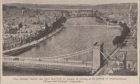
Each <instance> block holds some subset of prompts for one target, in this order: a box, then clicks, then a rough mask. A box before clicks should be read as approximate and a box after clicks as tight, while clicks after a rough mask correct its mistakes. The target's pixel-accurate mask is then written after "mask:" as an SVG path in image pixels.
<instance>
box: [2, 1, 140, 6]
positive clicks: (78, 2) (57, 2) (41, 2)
mask: <svg viewBox="0 0 140 84" xmlns="http://www.w3.org/2000/svg"><path fill="white" fill-rule="evenodd" d="M2 2H3V3H32V4H74V5H76V4H90V5H97V4H110V3H137V2H138V0H2Z"/></svg>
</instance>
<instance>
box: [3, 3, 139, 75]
mask: <svg viewBox="0 0 140 84" xmlns="http://www.w3.org/2000/svg"><path fill="white" fill-rule="evenodd" d="M62 1H63V2H62ZM62 1H60V0H52V1H51V0H3V1H2V39H3V41H2V76H138V45H137V44H138V43H137V28H138V27H137V26H138V0H98V1H97V0H87V1H86V0H81V1H79V2H74V0H72V1H70V0H68V1H66V0H65V1H64V0H62ZM88 1H89V2H88Z"/></svg>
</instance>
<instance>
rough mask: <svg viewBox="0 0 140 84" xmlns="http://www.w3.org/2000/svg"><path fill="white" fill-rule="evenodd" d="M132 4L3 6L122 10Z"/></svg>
mask: <svg viewBox="0 0 140 84" xmlns="http://www.w3.org/2000/svg"><path fill="white" fill-rule="evenodd" d="M129 4H130V3H120V4H103V5H58V4H22V3H12V4H3V6H16V7H26V8H33V9H34V8H45V9H100V8H103V9H105V8H106V9H110V8H111V9H116V8H117V9H119V8H120V9H121V8H129ZM132 4H133V7H134V8H137V3H132Z"/></svg>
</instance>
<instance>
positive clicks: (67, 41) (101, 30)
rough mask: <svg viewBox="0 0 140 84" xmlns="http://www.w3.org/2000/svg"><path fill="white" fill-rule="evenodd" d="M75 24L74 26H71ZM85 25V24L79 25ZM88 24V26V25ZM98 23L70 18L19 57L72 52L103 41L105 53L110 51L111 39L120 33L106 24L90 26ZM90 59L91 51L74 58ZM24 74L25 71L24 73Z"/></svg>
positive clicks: (91, 20) (85, 18) (87, 18)
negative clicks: (61, 26) (49, 36)
mask: <svg viewBox="0 0 140 84" xmlns="http://www.w3.org/2000/svg"><path fill="white" fill-rule="evenodd" d="M73 25H76V26H73ZM81 25H87V26H81ZM88 25H89V26H88ZM90 25H100V24H99V23H98V22H96V19H95V18H91V17H79V18H70V19H68V20H67V22H66V23H65V24H64V29H63V30H62V31H61V32H59V33H57V34H55V35H54V36H53V37H51V38H49V39H46V40H45V41H43V42H41V43H39V44H38V45H37V46H35V47H33V48H32V49H30V50H28V51H26V52H24V53H22V54H19V55H18V56H20V57H49V56H59V55H64V54H69V53H74V52H76V51H80V50H83V49H87V48H89V47H92V46H93V44H94V43H95V42H104V44H105V45H104V49H105V53H107V54H108V53H110V52H112V50H113V49H114V48H115V46H113V44H112V40H113V39H114V38H115V36H117V35H120V30H118V29H117V28H116V29H115V28H109V29H108V30H107V29H106V26H98V27H97V26H90ZM85 57H86V59H87V60H89V61H91V58H92V55H91V53H88V54H85V55H83V56H82V57H78V56H77V57H76V58H75V60H84V59H85ZM24 74H25V73H24Z"/></svg>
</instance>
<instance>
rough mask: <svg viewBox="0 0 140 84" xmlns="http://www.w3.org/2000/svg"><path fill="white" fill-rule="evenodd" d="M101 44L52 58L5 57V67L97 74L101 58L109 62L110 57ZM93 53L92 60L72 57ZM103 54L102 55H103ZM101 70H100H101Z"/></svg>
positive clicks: (115, 51)
mask: <svg viewBox="0 0 140 84" xmlns="http://www.w3.org/2000/svg"><path fill="white" fill-rule="evenodd" d="M100 49H101V44H97V45H93V47H90V48H88V49H84V50H80V51H77V52H74V53H70V54H65V55H59V56H50V57H44V58H42V57H41V58H40V57H15V56H6V55H5V56H3V65H4V67H14V68H21V69H33V70H56V71H65V72H78V73H88V74H95V73H97V74H98V73H99V72H101V70H102V69H100V68H101V62H103V61H102V60H101V56H103V57H104V58H105V60H108V56H106V55H105V54H104V52H102V51H101V50H100ZM118 50H119V48H118V49H116V50H114V52H113V53H112V54H111V55H109V57H111V56H113V55H114V54H115V53H117V52H118ZM88 53H92V60H90V61H88V60H85V59H84V60H74V59H71V58H72V57H76V56H80V57H82V56H83V54H88ZM101 54H102V55H101ZM99 69H100V70H99Z"/></svg>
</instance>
